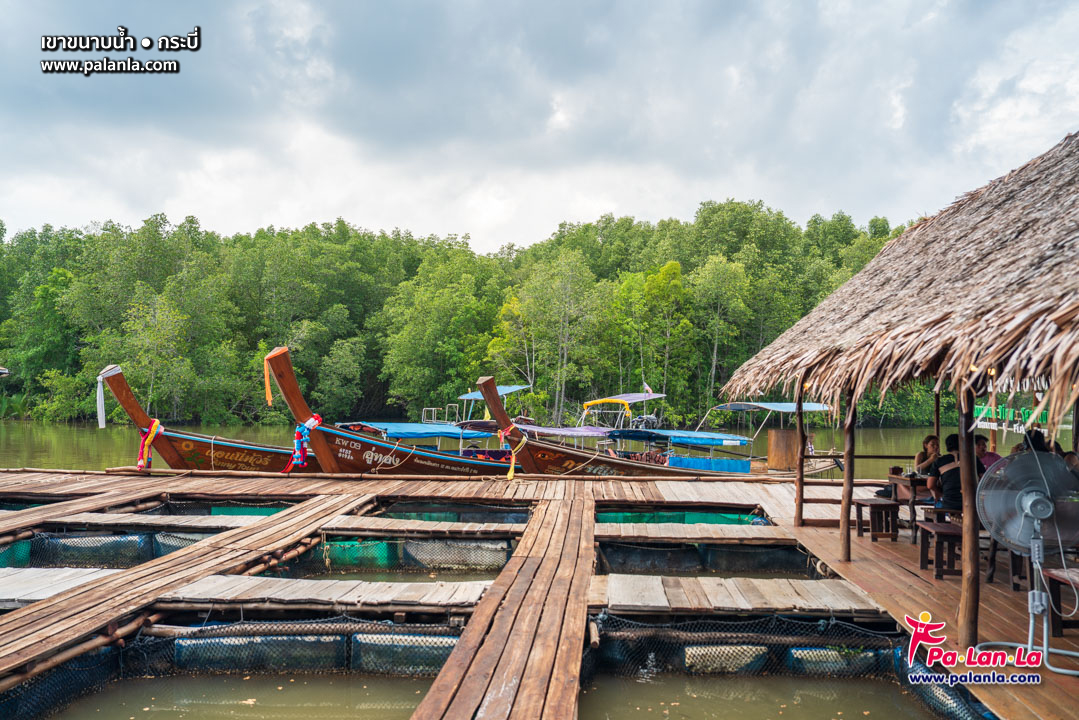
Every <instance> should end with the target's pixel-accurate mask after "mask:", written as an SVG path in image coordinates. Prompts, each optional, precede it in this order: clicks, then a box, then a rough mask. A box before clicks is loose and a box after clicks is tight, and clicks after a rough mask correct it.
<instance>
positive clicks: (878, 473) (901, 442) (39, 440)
mask: <svg viewBox="0 0 1079 720" xmlns="http://www.w3.org/2000/svg"><path fill="white" fill-rule="evenodd" d="M185 429H188V430H191V431H194V432H199V433H204V434H206V435H218V436H220V437H225V438H236V439H239V440H249V441H253V442H259V443H265V444H268V445H281V446H289V445H291V444H292V426H277V427H267V426H239V425H234V426H228V427H221V426H192V427H188V428H185ZM729 431H730V432H735V433H745V432H746V430H745V429H744V428H732V429H729ZM932 431H933V430H932V428H860V429H859V430H858V432H857V436H856V438H855V442H856V448H857V452H858V453H865V454H867V455H903V456H904V457H907V458H908V459H913V457H914V454H915V453H916V452H918V450H920V449H921V446H922V438H924V437H925V436H926V435H927V434H928V433H931V432H932ZM767 432H768V431H767V429H765V430H762V431H761V432H760V434H759V435H758V436H757V438H756V440H755V441H754V443H753V445H752V447H753V452H754V454H757V455H766V454H767V452H768V439H767ZM950 432H955V428H948V427H944V428H942V433H943V434H944V435H947V434H948V433H950ZM752 433H753V430H752V429H750V430H749V431H748V433H747V434H748V435H752ZM812 433H813V435H814V438H813V441H814V445H815V447H816V450H817V452H829V451H832V450H835V451H837V452H842V449H843V434H842V432H841V431H838V430H836V429H835V428H817V429H814V430H812ZM1018 440H1019V436H1018V435H1016V434H1015V433H1009V434H1008V435H1007V436H1006V437H1002V438H1001V439H1000V447H999V448H998V452H1000V454H1001V455H1007V454H1008V453H1007V449H1008V448H1009V447H1011V445H1013V444H1014V443H1016V442H1018ZM1060 442H1061V443H1062V444H1063V445H1065V446H1066V447H1068V446H1070V444H1071V434H1070V432H1069V431H1064V432H1063V433H1062V437H1061V438H1060ZM451 444H454V443H451ZM138 445H139V436H138V434H137V433H136V432H135V431H134V430H133V429H132V428H131V426H123V425H113V424H110V425H109V426H108V427H106V428H105V429H103V430H99V429H98V428H97V426H96V425H86V424H74V423H72V424H62V423H61V424H51V425H47V424H43V423H35V422H21V421H15V420H0V468H3V467H36V468H56V469H65V470H104V469H105V468H107V467H119V466H122V465H134V464H135V456H136V454H137V453H138ZM736 449H737V450H743V449H744V448H736ZM158 462H160V461H158ZM906 462H907V460H903V459H898V460H859V461H857V463H856V464H855V477H858V478H875V479H880V478H883V477H884V476H885V475H887V473H888V468H889V467H891V466H893V465H900V466H905V465H906ZM819 477H823V478H840V477H842V473H840V472H839V471H838V469H834V470H831V471H829V472H827V473H824V474H822V475H820V476H819Z"/></svg>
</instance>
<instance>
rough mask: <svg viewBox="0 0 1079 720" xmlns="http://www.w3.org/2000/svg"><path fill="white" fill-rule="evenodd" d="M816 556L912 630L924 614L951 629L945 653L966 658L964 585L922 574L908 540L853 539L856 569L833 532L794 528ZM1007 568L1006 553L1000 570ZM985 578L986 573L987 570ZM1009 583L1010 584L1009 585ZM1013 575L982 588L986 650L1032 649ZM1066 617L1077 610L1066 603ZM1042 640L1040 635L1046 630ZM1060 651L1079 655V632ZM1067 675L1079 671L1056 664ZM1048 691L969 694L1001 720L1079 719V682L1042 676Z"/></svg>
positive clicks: (1023, 600) (1059, 642)
mask: <svg viewBox="0 0 1079 720" xmlns="http://www.w3.org/2000/svg"><path fill="white" fill-rule="evenodd" d="M788 529H789V530H790V531H791V533H792V534H793V535H794V536H795V537H796V538H797V539H798V541H799V542H800V543H801V544H802V545H803V546H804V547H805V548H806V549H807V550H809V551H810V552H812V553H813V554H814V555H816V556H817V557H819V558H821V559H822V560H824V562H825V563H826V564H827V565H828V567H830V568H831V569H832V570H834V571H835V572H836V573H837V574H839V576H840V577H842V578H843V579H845V580H847V581H849V582H850V583H852V584H853V585H856V586H858V587H859V588H861V589H862V590H864V591H865V593H866V594H867V595H868V596H869V597H870V598H872V600H873V601H874V602H876V603H877V604H879V605H880V606H881V607H883V608H884V609H885V610H887V612H888V614H889V615H891V616H892V617H893V618H895V620H896V622H897V623H899V624H900V625H901V626H903V627H904V628H905V627H906V624H905V623H904V621H903V617H904V616H905V615H910V616H912V617H916V616H917V615H918V613H920V612H922V611H923V610H925V611H928V612H929V613H931V614H932V616H933V620H934V622H939V621H942V620H943V621H944V622H946V623H948V624H947V626H946V627H945V628H944V630H943V633H944V634H945V635H947V638H948V639H947V641H946V642H945V644H944V647H945V648H946V649H949V650H957V651H964V650H965V648H962V649H961V648H959V645H958V629H957V621H958V608H959V590H960V578H958V577H946V578H944V579H943V580H934V579H933V570H932V568H930V569H929V570H919V569H918V548H917V546H914V545H911V544H910V543H909V542H906V535H905V533H902V534H901V535H900V540H899V542H890V541H878V542H870V541H869V538H868V537H864V538H858V537H853V532H852V538H851V561H850V562H847V563H844V562H841V561H840V560H839V539H840V538H839V531H838V530H837V529H832V528H809V527H801V528H794V527H792V528H788ZM1001 561H1002V562H1004V563H1005V565H1006V563H1007V560H1006V559H1004V555H1003V553H1002V554H1001V558H999V559H998V562H1001ZM983 572H984V568H983ZM1001 575H1004V577H1001ZM1006 575H1007V571H1006V570H1005V572H1004V573H999V572H998V574H997V580H996V582H994V583H992V584H988V585H987V584H985V583H984V582H983V583H982V586H981V605H980V611H979V623H978V631H979V632H978V636H979V640H980V641H982V642H987V641H990V640H1008V641H1013V642H1026V638H1027V594H1026V592H1014V591H1012V590H1011V586H1010V584H1009V583H1008V582H1007V576H1006ZM1064 603H1065V611H1068V610H1070V609H1071V607H1072V602H1071V600H1070V599H1069V598H1068V597H1065V600H1064ZM1039 638H1040V630H1039ZM1051 645H1052V646H1054V647H1059V648H1062V649H1066V650H1074V651H1079V631H1074V630H1071V631H1066V632H1065V636H1064V637H1063V638H1054V639H1053V641H1052V643H1051ZM1056 663H1057V664H1060V665H1064V666H1065V667H1077V668H1079V665H1077V664H1073V663H1067V661H1065V660H1063V659H1059V660H1057V661H1056ZM1039 672H1041V676H1042V683H1041V685H1035V686H1024V685H1014V686H1013V685H970V686H968V687H967V689H968V690H970V691H971V692H972V693H973V694H974V695H975V696H976V697H977V698H978V699H979V700H981V701H982V702H983V703H985V705H986V706H987V707H988V708H989V709H990V710H992V711H993V712H994V713H996V714H997V715H998V716H999V717H1001V718H1042V719H1043V720H1056V719H1059V718H1077V717H1079V705H1077V703H1076V700H1075V698H1076V696H1077V695H1079V678H1076V677H1067V676H1064V675H1058V674H1056V673H1052V672H1049V671H1048V670H1046V669H1044V668H1041V669H1040V670H1039Z"/></svg>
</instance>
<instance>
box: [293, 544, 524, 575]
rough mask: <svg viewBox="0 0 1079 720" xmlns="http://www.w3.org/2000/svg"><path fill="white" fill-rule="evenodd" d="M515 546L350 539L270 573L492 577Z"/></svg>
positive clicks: (324, 546) (319, 548)
mask: <svg viewBox="0 0 1079 720" xmlns="http://www.w3.org/2000/svg"><path fill="white" fill-rule="evenodd" d="M515 547H516V541H515V540H509V539H504V540H487V539H455V538H432V539H426V538H425V539H414V538H393V537H383V538H352V537H341V536H329V537H327V538H326V539H325V540H323V542H321V543H319V544H318V545H317V546H315V548H314V549H312V550H311V551H310V552H307V553H304V554H303V555H300V556H299V557H297V558H295V559H294V560H292V561H289V562H288V563H285V564H283V565H281V566H279V567H278V568H277V569H275V571H274V574H275V575H277V576H280V577H289V578H309V577H312V576H315V575H318V576H322V575H331V574H343V573H363V572H367V571H371V572H385V571H394V572H399V573H402V574H404V575H405V576H406V579H407V575H408V574H411V573H429V572H431V571H435V570H438V571H463V572H477V571H486V572H490V573H491V574H492V577H493V576H494V575H495V574H497V573H498V571H499V570H501V569H502V567H503V566H504V565H505V564H506V563H507V562H508V561H509V558H510V556H511V555H512V554H513V549H514V548H515Z"/></svg>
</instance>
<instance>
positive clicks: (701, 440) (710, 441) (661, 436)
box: [608, 428, 750, 447]
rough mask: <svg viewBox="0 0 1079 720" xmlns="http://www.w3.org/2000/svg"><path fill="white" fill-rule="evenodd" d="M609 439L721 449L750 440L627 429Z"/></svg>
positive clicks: (690, 432)
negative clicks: (723, 446) (720, 447)
mask: <svg viewBox="0 0 1079 720" xmlns="http://www.w3.org/2000/svg"><path fill="white" fill-rule="evenodd" d="M608 436H609V437H612V438H620V439H623V440H645V441H656V440H659V441H665V442H669V443H672V444H674V445H692V446H694V447H719V446H722V445H748V444H749V442H750V440H749V438H747V437H742V436H741V435H731V434H729V433H713V432H699V431H695V430H645V429H643V428H626V429H624V430H611V431H610V432H609V433H608Z"/></svg>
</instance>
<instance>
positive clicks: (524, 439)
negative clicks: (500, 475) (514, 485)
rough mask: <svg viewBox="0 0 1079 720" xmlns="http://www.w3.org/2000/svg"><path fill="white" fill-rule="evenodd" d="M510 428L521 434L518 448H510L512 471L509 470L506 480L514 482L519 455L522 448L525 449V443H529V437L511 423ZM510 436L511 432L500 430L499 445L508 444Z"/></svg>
mask: <svg viewBox="0 0 1079 720" xmlns="http://www.w3.org/2000/svg"><path fill="white" fill-rule="evenodd" d="M510 427H511V428H513V429H515V430H517V432H519V433H521V442H520V443H518V444H517V447H515V448H510V470H509V472H508V473H506V479H507V480H512V479H513V471H514V469H515V468H516V467H517V453H518V452H520V450H521V448H523V447H524V446H525V443H527V442H528V436H527V435H525V434H524V433H523V432H521V429H520V428H518V427H517V426H516V425H514V424H513V423H510ZM509 435H510V431H509V430H505V431H503V430H499V431H498V443H499V445H501V444H503V443H506V438H508V437H509ZM507 444H508V443H507Z"/></svg>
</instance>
